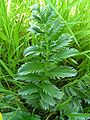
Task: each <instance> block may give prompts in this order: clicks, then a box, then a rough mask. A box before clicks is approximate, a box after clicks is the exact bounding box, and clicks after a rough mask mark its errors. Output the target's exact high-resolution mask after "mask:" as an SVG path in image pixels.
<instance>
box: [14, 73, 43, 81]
mask: <svg viewBox="0 0 90 120" xmlns="http://www.w3.org/2000/svg"><path fill="white" fill-rule="evenodd" d="M14 79H15V80H20V81H25V82H35V83H37V82H39V81H40V80H41V76H39V75H37V74H28V75H18V74H17V75H16V76H15V78H14Z"/></svg>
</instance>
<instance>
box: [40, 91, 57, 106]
mask: <svg viewBox="0 0 90 120" xmlns="http://www.w3.org/2000/svg"><path fill="white" fill-rule="evenodd" d="M40 97H41V100H42V102H44V103H46V104H48V105H50V106H55V104H56V102H55V100H54V99H53V98H52V97H51V96H49V95H48V94H46V93H45V92H40Z"/></svg>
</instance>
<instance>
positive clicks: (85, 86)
mask: <svg viewBox="0 0 90 120" xmlns="http://www.w3.org/2000/svg"><path fill="white" fill-rule="evenodd" d="M33 6H34V9H37V6H39V9H42V8H43V6H49V8H51V9H52V11H53V13H52V17H51V18H50V17H47V18H48V22H47V23H48V25H47V27H46V26H45V24H47V23H46V22H45V21H43V23H42V21H41V22H40V20H41V19H39V18H38V17H37V16H35V15H34V16H33V17H34V18H35V17H36V18H35V19H36V21H38V22H36V21H34V20H33V19H32V13H33ZM43 11H44V15H46V13H47V10H43ZM89 12H90V1H89V0H1V1H0V111H1V112H2V113H3V119H4V120H6V119H7V116H8V119H10V120H14V119H18V120H24V119H25V120H26V119H27V120H39V119H42V120H44V119H46V120H49V119H50V120H58V119H60V120H67V119H69V120H88V119H90V114H89V113H90V96H89V94H90V35H89V34H90V15H89ZM44 15H43V14H42V17H44ZM39 17H41V16H40V15H39ZM44 20H45V19H44ZM54 20H57V21H56V22H53V21H54ZM59 22H60V23H59ZM52 24H53V27H54V28H55V29H54V31H53V32H52V33H51V31H50V34H49V32H47V31H48V29H49V28H51V27H52ZM35 25H36V26H35ZM59 25H60V26H59ZM35 27H36V28H35ZM31 28H32V29H31ZM38 28H39V29H38ZM40 30H41V31H40ZM44 30H46V32H47V34H48V36H50V35H52V36H51V38H52V37H53V39H52V41H51V42H53V41H54V39H56V40H58V38H59V35H62V34H64V33H68V34H69V35H70V36H72V38H73V40H72V41H71V42H70V44H69V45H68V48H70V49H72V48H75V49H77V50H78V52H79V53H77V55H76V53H75V54H74V55H75V56H74V55H73V54H71V53H72V52H70V54H69V56H64V55H67V54H66V53H65V54H63V55H62V56H60V57H62V59H63V61H62V62H60V63H58V64H59V65H64V66H71V67H73V68H74V69H76V70H77V76H76V77H71V78H70V77H69V74H70V73H68V74H67V76H68V77H69V78H66V77H65V78H63V79H61V78H59V79H56V80H53V78H51V79H52V80H50V82H51V83H48V84H50V85H52V84H53V85H55V86H57V88H56V87H55V89H60V91H61V93H64V94H63V97H62V99H60V101H59V102H56V103H58V104H57V105H56V106H55V107H54V108H53V109H52V108H49V109H48V110H44V109H41V108H37V107H36V106H35V107H33V106H31V105H30V104H28V103H27V102H25V99H28V96H26V98H25V96H23V97H24V98H25V99H23V98H22V97H21V93H22V92H21V91H19V93H18V90H19V89H20V88H21V90H22V89H23V88H25V89H26V88H28V86H26V87H25V85H27V82H25V81H26V78H25V80H23V82H21V81H20V80H16V78H17V79H20V78H18V77H17V75H16V74H17V71H18V69H19V72H20V71H22V67H21V69H20V66H21V65H22V64H24V63H25V62H31V60H32V58H33V61H34V60H35V58H36V57H38V55H39V58H38V59H39V61H41V60H42V59H44V57H45V58H48V52H49V51H48V47H46V46H47V44H49V43H48V41H47V40H46V43H47V44H46V43H43V44H41V41H42V40H44V39H46V36H44V35H45V31H44ZM34 32H35V33H34ZM38 33H39V34H38ZM41 33H42V34H43V35H41ZM48 36H47V37H48ZM50 40H51V39H50ZM65 44H66V42H65ZM34 45H35V46H34ZM37 45H38V47H40V46H41V45H43V48H44V47H46V48H45V49H46V50H47V51H46V53H47V54H45V53H43V55H44V56H43V57H42V58H41V57H40V55H41V53H42V52H43V51H38V48H37ZM53 45H54V44H53ZM30 46H31V47H30ZM27 47H30V49H31V51H33V50H34V51H33V52H34V53H33V54H32V53H30V49H29V51H28V49H26V48H27ZM49 47H50V46H49ZM24 49H26V51H25V52H24V55H25V56H27V57H24V56H23V51H24ZM65 49H66V48H65ZM53 50H54V49H53ZM53 50H52V52H53ZM50 51H51V50H50ZM65 51H66V50H65ZM65 51H64V52H65ZM52 52H50V53H51V54H52ZM53 53H54V52H53ZM30 54H31V57H32V58H30ZM28 55H29V56H28ZM53 55H54V54H53ZM54 57H56V59H54ZM54 57H51V59H52V60H53V59H54V60H58V59H57V56H55V55H54ZM66 58H67V59H66ZM59 59H60V58H59ZM46 60H47V59H46ZM54 60H53V61H54ZM35 61H37V59H36V60H35ZM34 66H35V69H34V68H33V70H34V72H36V71H38V68H37V67H36V64H35V62H34ZM38 66H39V67H40V65H38ZM52 67H53V65H51V68H52ZM49 69H50V68H49ZM24 70H26V69H25V68H24ZM40 70H41V71H42V70H43V68H42V67H41V69H40V68H39V72H40V75H41V76H42V74H41V71H40ZM32 72H33V71H32ZM44 72H45V71H44ZM56 72H57V71H56ZM36 73H37V72H36ZM55 74H56V73H55ZM51 75H53V77H55V76H56V75H55V76H54V74H51ZM14 76H16V78H14ZM20 77H21V76H20ZM32 77H33V76H32ZM36 77H37V76H35V77H34V79H32V81H33V82H35V81H34V80H35V79H36ZM44 77H45V76H44ZM58 77H60V76H58ZM45 78H46V77H45ZM22 79H23V78H22ZM44 80H45V79H44ZM28 82H31V81H28ZM37 82H38V81H37ZM30 85H31V84H30ZM47 87H48V86H47ZM32 88H33V89H34V87H33V86H32ZM34 90H36V88H35V89H34ZM27 92H28V91H27ZM29 92H30V91H29ZM57 92H58V90H57ZM23 94H25V95H26V92H24V93H23ZM45 98H46V97H45ZM45 100H46V99H45ZM47 101H48V103H49V104H50V105H51V103H52V102H51V101H49V98H48V100H46V102H47ZM55 101H57V100H55ZM35 114H38V116H37V115H35ZM11 116H12V117H11ZM40 116H41V117H40ZM24 117H25V118H24ZM26 117H27V118H26Z"/></svg>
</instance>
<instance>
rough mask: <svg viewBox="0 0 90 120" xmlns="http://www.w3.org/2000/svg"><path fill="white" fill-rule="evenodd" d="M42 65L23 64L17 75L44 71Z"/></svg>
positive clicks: (33, 63)
mask: <svg viewBox="0 0 90 120" xmlns="http://www.w3.org/2000/svg"><path fill="white" fill-rule="evenodd" d="M44 69H45V68H44V65H43V64H42V63H41V62H35V61H34V62H28V63H25V64H23V65H22V66H21V67H20V68H19V70H18V74H19V75H27V74H29V73H38V72H43V71H44Z"/></svg>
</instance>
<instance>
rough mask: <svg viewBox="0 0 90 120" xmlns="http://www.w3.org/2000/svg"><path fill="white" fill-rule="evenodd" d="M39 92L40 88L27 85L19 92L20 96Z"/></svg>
mask: <svg viewBox="0 0 90 120" xmlns="http://www.w3.org/2000/svg"><path fill="white" fill-rule="evenodd" d="M35 92H38V87H37V86H36V85H34V84H30V85H26V86H24V87H22V89H20V90H19V95H22V96H23V95H27V94H32V93H35Z"/></svg>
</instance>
